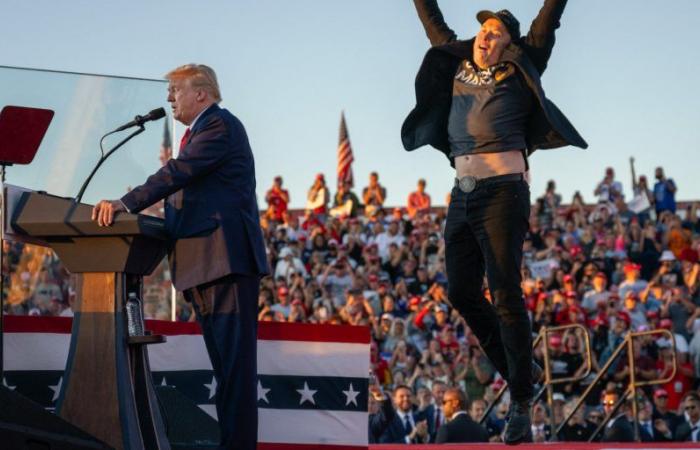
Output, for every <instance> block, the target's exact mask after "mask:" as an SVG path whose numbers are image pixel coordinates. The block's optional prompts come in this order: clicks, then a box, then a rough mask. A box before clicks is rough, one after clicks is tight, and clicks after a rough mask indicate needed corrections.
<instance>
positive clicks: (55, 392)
mask: <svg viewBox="0 0 700 450" xmlns="http://www.w3.org/2000/svg"><path fill="white" fill-rule="evenodd" d="M62 385H63V377H61V378H59V379H58V383H56V384H55V385H53V386H49V389H51V390H52V391H53V397H51V401H52V402H55V401H56V400H57V399H58V396H59V395H60V393H61V386H62Z"/></svg>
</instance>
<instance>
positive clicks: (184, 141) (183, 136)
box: [180, 127, 190, 151]
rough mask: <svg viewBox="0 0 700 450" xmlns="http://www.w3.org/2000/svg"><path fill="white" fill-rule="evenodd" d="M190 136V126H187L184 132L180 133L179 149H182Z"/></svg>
mask: <svg viewBox="0 0 700 450" xmlns="http://www.w3.org/2000/svg"><path fill="white" fill-rule="evenodd" d="M189 137H190V127H187V129H186V130H185V134H183V135H182V139H180V151H182V148H183V147H184V146H185V145H186V144H187V139H189Z"/></svg>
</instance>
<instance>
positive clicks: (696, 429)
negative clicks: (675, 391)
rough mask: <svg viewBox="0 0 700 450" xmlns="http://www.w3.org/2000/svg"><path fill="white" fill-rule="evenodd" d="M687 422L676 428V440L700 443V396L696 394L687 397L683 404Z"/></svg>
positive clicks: (689, 394) (691, 393)
mask: <svg viewBox="0 0 700 450" xmlns="http://www.w3.org/2000/svg"><path fill="white" fill-rule="evenodd" d="M683 410H684V411H685V418H686V420H685V421H684V422H683V423H681V424H680V425H678V428H676V440H677V441H680V442H700V396H699V395H698V394H697V393H695V392H690V393H688V394H687V395H686V397H685V401H684V402H683Z"/></svg>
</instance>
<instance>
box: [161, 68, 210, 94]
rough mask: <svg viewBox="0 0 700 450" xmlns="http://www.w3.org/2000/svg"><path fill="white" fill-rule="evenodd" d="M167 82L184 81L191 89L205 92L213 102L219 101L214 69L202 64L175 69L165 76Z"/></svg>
mask: <svg viewBox="0 0 700 450" xmlns="http://www.w3.org/2000/svg"><path fill="white" fill-rule="evenodd" d="M165 79H166V80H168V81H171V80H175V79H186V80H188V81H189V82H190V86H192V87H193V88H200V89H203V90H205V91H206V92H207V93H208V94H209V95H210V96H211V97H212V98H213V99H214V101H215V102H217V103H219V102H220V101H221V91H220V90H219V82H218V81H217V80H216V73H215V72H214V69H212V68H211V67H209V66H205V65H204V64H185V65H183V66H180V67H176V68H175V69H173V70H171V71H170V72H168V73H167V74H166V75H165Z"/></svg>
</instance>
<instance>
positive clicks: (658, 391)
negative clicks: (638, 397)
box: [654, 388, 668, 398]
mask: <svg viewBox="0 0 700 450" xmlns="http://www.w3.org/2000/svg"><path fill="white" fill-rule="evenodd" d="M659 397H668V391H667V390H666V389H664V388H658V389H656V390H655V391H654V398H659Z"/></svg>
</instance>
